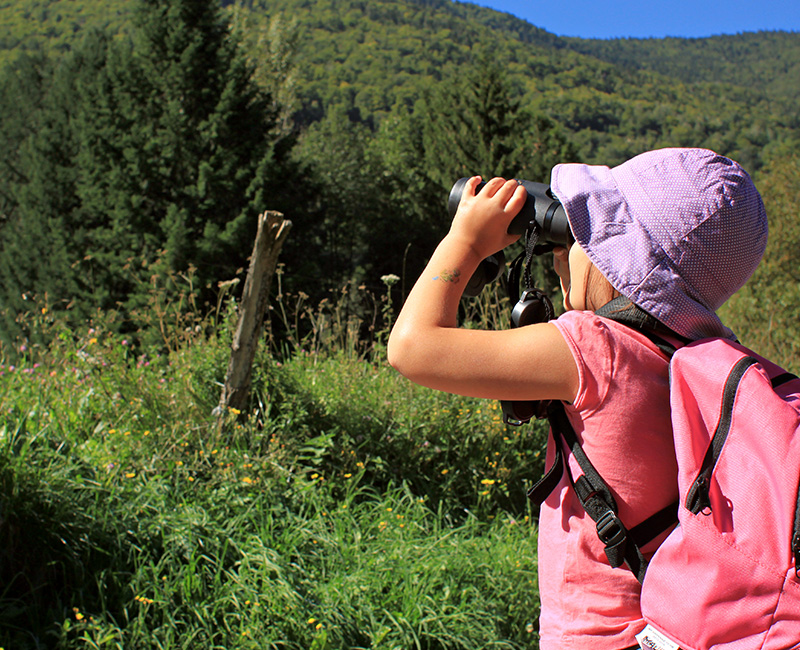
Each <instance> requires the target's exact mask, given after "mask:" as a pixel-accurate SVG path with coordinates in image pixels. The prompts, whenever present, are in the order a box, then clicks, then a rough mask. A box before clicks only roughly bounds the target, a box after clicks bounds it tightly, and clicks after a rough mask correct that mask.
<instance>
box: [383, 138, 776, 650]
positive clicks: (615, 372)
mask: <svg viewBox="0 0 800 650" xmlns="http://www.w3.org/2000/svg"><path fill="white" fill-rule="evenodd" d="M479 182H480V179H479V178H478V177H474V178H471V179H470V180H469V181H468V182H467V184H466V186H465V189H464V192H463V197H462V201H461V204H460V206H459V208H458V211H457V213H456V215H455V217H454V219H453V222H452V225H451V228H450V231H449V233H448V234H447V235H446V236H445V238H444V239H443V240H442V242H441V243H440V244H439V246H438V247H437V249H436V251H435V252H434V254H433V256H432V257H431V260H430V262H429V264H428V266H427V268H426V269H425V271H424V272H423V274H422V276H421V278H420V279H419V280H418V281H417V283H416V285H415V286H414V288H413V290H412V291H411V293H410V294H409V296H408V299H407V300H406V302H405V304H404V306H403V308H402V310H401V312H400V314H399V316H398V319H397V322H396V324H395V326H394V329H393V330H392V333H391V336H390V339H389V349H388V355H389V362H390V363H391V364H392V365H393V366H394V367H395V368H396V369H397V370H398V371H399V372H401V373H402V374H403V375H405V376H406V377H408V378H409V379H411V380H413V381H415V382H417V383H420V384H422V385H425V386H429V387H431V388H435V389H438V390H444V391H448V392H453V393H458V394H462V395H469V396H474V397H482V398H488V399H496V400H522V401H524V400H561V401H563V402H564V403H565V407H566V413H567V416H568V418H569V420H570V422H571V424H572V426H573V428H574V429H575V432H576V434H577V437H578V439H579V440H580V442H581V445H582V447H583V449H584V451H585V452H586V454H587V456H588V457H589V459H590V460H591V462H592V464H593V465H594V466H595V467H596V468H597V470H598V471H599V473H600V475H601V476H602V477H603V478H604V479H605V481H606V482H607V483H608V484H609V487H610V488H611V491H612V493H613V494H614V497H615V499H616V501H617V505H618V506H619V513H618V514H619V518H620V519H621V520H622V521H623V522H624V523H625V525H626V527H627V528H629V529H630V528H631V527H633V526H635V525H636V524H638V523H640V522H642V521H643V520H645V519H647V518H648V517H649V516H651V515H653V514H654V513H656V512H658V511H659V510H661V509H662V508H664V507H666V506H668V505H669V504H670V503H672V502H674V501H675V500H676V499H677V479H676V471H677V470H676V461H675V454H674V449H673V443H672V432H671V430H670V415H669V395H668V391H669V389H668V362H667V360H666V358H665V357H664V355H663V354H662V353H661V352H659V350H658V348H657V347H656V346H655V344H654V343H652V342H651V341H650V339H649V338H648V337H646V336H645V335H643V334H642V333H641V332H639V331H637V330H636V329H633V328H631V327H628V326H625V325H622V324H619V323H617V322H615V321H613V320H609V319H606V318H602V317H601V316H597V315H595V314H594V311H595V310H596V309H598V308H599V307H601V306H602V305H604V304H606V303H607V302H609V301H610V300H611V299H613V298H615V297H617V296H620V295H622V296H625V297H626V298H628V299H629V300H630V301H631V302H632V303H634V304H635V305H636V306H638V307H639V308H641V309H643V310H645V311H646V312H647V313H648V314H650V315H651V316H653V317H655V318H656V319H657V320H658V321H659V322H660V324H661V325H663V326H664V328H666V330H667V331H668V332H672V333H674V334H676V335H678V336H679V337H682V338H685V339H699V338H704V337H711V336H723V337H731V338H732V337H733V333H732V332H731V331H730V330H728V329H727V328H726V327H725V326H723V324H722V323H721V322H720V320H719V318H718V317H717V315H716V313H715V312H716V310H717V309H718V308H719V307H720V306H721V305H722V304H723V303H724V302H725V301H726V300H727V299H728V298H729V297H730V296H731V295H733V294H734V293H735V292H736V291H737V290H738V289H739V288H740V287H741V286H742V285H743V284H744V283H745V281H746V280H747V279H748V278H749V277H750V275H751V274H752V272H753V271H754V270H755V268H756V266H757V265H758V262H759V261H760V259H761V256H762V255H763V252H764V248H765V246H766V237H767V222H766V214H765V211H764V207H763V204H762V201H761V197H760V196H759V194H758V192H757V190H756V189H755V187H754V185H753V183H752V181H751V180H750V177H749V176H748V175H747V173H746V172H745V171H744V170H743V169H742V168H741V167H740V166H739V165H738V164H737V163H735V162H733V161H731V160H729V159H727V158H724V157H722V156H719V155H717V154H715V153H714V152H711V151H707V150H702V149H661V150H657V151H651V152H648V153H645V154H642V155H640V156H637V157H635V158H633V159H631V160H629V161H627V162H626V163H624V164H622V165H620V166H618V167H615V168H613V169H609V168H608V167H604V166H590V165H583V164H563V165H557V166H556V167H555V168H554V169H553V172H552V183H551V187H552V190H553V192H554V193H555V195H556V196H557V197H558V198H559V200H560V201H561V202H562V204H563V205H564V208H565V210H566V213H567V217H568V220H569V222H570V227H571V229H572V233H573V235H574V237H575V240H576V243H575V244H573V245H572V246H571V247H570V249H569V250H566V249H564V248H560V249H556V251H555V252H554V264H555V269H556V272H557V273H558V275H559V278H560V280H561V286H562V289H563V293H564V307H565V309H566V310H567V311H566V312H565V313H564V314H563V315H562V316H560V317H559V318H558V319H556V320H554V321H550V322H549V323H539V324H534V325H528V326H526V327H520V328H517V329H510V330H507V331H481V330H467V329H460V328H458V327H457V322H456V315H457V311H458V302H459V300H460V298H461V293H462V290H463V287H464V285H465V284H466V279H468V278H469V277H470V276H471V274H472V273H473V271H475V269H476V267H477V265H478V264H479V263H480V261H481V260H483V259H484V258H486V257H488V256H489V255H491V254H493V253H494V252H496V251H498V250H500V249H502V248H504V247H506V246H508V245H509V244H511V243H512V242H513V241H514V239H515V238H514V237H513V236H510V235H508V234H507V232H506V228H507V226H508V224H509V223H510V221H511V220H512V218H513V217H514V216H515V215H516V214H517V212H519V210H520V208H521V206H522V205H523V203H524V202H525V198H526V193H525V189H524V188H523V187H522V186H520V185H518V184H517V183H516V181H504V180H503V179H499V178H495V179H492V180H490V181H489V182H488V183H487V184H486V186H485V187H484V188H483V189H482V190H481V191H480V192H479V193H478V194H477V195H476V194H475V190H476V188H477V186H478V184H479ZM553 444H554V443H553V441H552V439H551V441H550V445H549V449H548V465H549V464H550V463H551V462H552V458H553V454H554V448H553ZM562 452H563V453H565V454H567V459H568V463H569V466H570V468H571V470H572V474H573V476H578V475H580V473H581V471H580V469H579V468H578V466H577V464H576V463H575V461H574V458H572V457H571V456H570V455H569V454H568V450H566V449H563V450H562ZM662 539H663V535H662V536H661V537H659V538H657V539H656V540H654V541H653V542H652V543H650V544H649V545H647V546H645V547H644V548H643V549H642V550H643V552H644V554H645V557H648V556H649V555H651V554H652V553H653V552H654V551H655V549H656V548H657V546H658V544H659V543H660V541H661V540H662ZM538 563H539V585H540V591H541V606H542V611H541V617H540V638H541V640H540V647H541V648H542V650H556V649H567V648H569V649H587V650H588V649H589V648H591V649H592V650H597V649H600V650H606V649H607V650H623V649H625V648H635V647H638V646H637V644H636V641H635V638H634V637H635V635H636V634H637V633H638V632H640V631H641V630H642V628H643V627H644V622H643V620H642V617H641V611H640V609H639V593H640V584H639V582H638V581H637V580H636V578H635V577H634V575H633V574H632V573H631V572H630V571H627V570H626V569H625V568H617V569H613V568H611V566H610V564H609V562H608V559H607V558H606V556H605V553H604V546H603V544H602V542H600V540H599V539H598V536H597V531H596V527H595V523H594V521H592V520H591V519H590V518H589V516H588V515H587V514H586V512H585V511H584V509H583V507H582V506H581V505H580V503H579V502H578V499H577V497H576V495H575V491H574V489H573V488H572V486H571V484H570V482H569V478H568V477H566V476H564V477H562V479H561V482H560V484H559V485H558V486H557V487H556V489H555V490H554V491H553V492H552V493H551V494H550V496H549V497H548V498H547V500H546V501H545V502H544V503H543V505H542V507H541V511H540V518H539V550H538Z"/></svg>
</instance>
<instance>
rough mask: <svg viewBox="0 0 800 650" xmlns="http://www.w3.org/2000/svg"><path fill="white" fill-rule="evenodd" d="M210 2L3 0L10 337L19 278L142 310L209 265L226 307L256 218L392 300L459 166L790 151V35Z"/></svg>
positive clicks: (521, 173)
mask: <svg viewBox="0 0 800 650" xmlns="http://www.w3.org/2000/svg"><path fill="white" fill-rule="evenodd" d="M217 3H218V0H203V1H202V2H201V0H193V1H192V2H189V0H169V2H168V1H167V0H148V1H147V2H122V1H121V0H116V1H112V2H100V1H99V0H52V1H49V2H48V1H47V0H17V1H16V2H13V3H11V2H7V1H6V2H2V3H0V24H2V25H3V31H2V32H0V100H2V103H3V110H2V111H0V115H2V120H1V121H0V145H2V146H0V172H2V173H0V224H1V225H2V227H3V228H4V232H3V235H4V237H3V239H2V241H3V243H2V246H0V280H1V281H0V285H2V290H0V313H5V316H4V317H3V319H4V320H5V321H6V322H7V325H6V326H4V327H7V329H8V332H7V333H6V334H4V335H3V336H7V337H14V336H17V335H18V332H17V331H16V330H17V329H18V325H17V323H16V317H17V311H18V310H20V309H22V310H24V309H26V302H25V301H26V300H27V298H26V296H28V295H29V293H33V294H40V295H49V296H54V300H55V301H57V302H58V304H61V305H64V306H65V308H68V309H71V310H73V314H74V318H75V320H76V321H80V320H81V319H82V318H83V317H84V316H85V314H87V313H89V312H90V311H91V310H94V309H96V308H103V309H109V308H113V309H117V308H121V309H122V310H123V312H124V313H125V316H126V318H130V317H132V314H133V313H134V312H138V311H139V307H140V305H141V303H142V301H143V299H144V294H146V292H147V285H148V283H149V282H150V275H149V273H150V271H149V269H151V268H152V269H159V271H158V273H160V274H162V275H161V276H160V277H162V280H164V282H167V279H168V277H169V274H170V273H173V274H176V277H185V276H186V274H187V272H188V271H189V270H190V269H198V270H199V272H200V274H201V276H202V277H201V278H200V281H199V283H198V284H196V285H193V286H195V287H202V288H200V289H197V291H198V294H199V298H198V299H199V300H200V301H201V302H208V303H211V304H214V301H215V300H216V296H215V287H216V286H217V284H218V283H219V282H227V281H228V280H231V279H232V278H233V277H236V276H238V275H239V274H240V272H241V269H242V268H245V267H246V255H247V252H248V251H249V243H250V241H251V233H250V232H249V230H248V229H249V228H250V227H251V226H250V224H251V217H250V215H251V214H253V213H257V211H258V210H261V209H275V210H278V211H284V212H285V213H287V214H288V215H291V219H292V222H293V224H294V227H293V231H292V237H291V238H290V240H289V241H288V242H287V245H286V247H285V248H284V250H283V252H282V257H283V261H284V262H285V263H286V265H287V269H289V272H288V273H287V275H286V277H285V282H286V285H285V286H284V289H288V290H292V291H294V292H298V293H299V294H303V295H306V296H310V297H311V298H310V299H311V301H312V302H313V301H318V300H322V299H323V298H324V297H325V296H327V295H328V293H329V292H332V291H338V290H339V289H340V288H341V287H343V286H345V285H346V284H347V283H354V285H355V286H365V287H368V289H369V290H370V291H372V292H374V294H377V295H382V294H383V292H384V291H385V286H384V285H383V283H382V281H381V280H380V279H381V278H382V277H384V276H388V275H396V276H398V277H401V278H402V281H401V282H399V283H398V284H397V285H396V286H394V287H393V288H392V289H391V293H392V294H393V297H394V298H395V299H402V297H403V296H404V295H405V291H406V290H407V288H408V286H410V282H411V280H412V278H414V277H416V275H417V274H418V273H419V271H420V270H421V268H422V265H423V264H424V261H425V260H426V258H427V256H428V255H429V254H430V251H431V250H432V248H433V246H434V245H435V243H436V242H437V241H438V239H439V238H440V237H441V233H442V232H443V230H444V229H445V228H446V227H447V223H446V221H447V215H446V213H445V211H444V209H443V207H444V199H445V197H446V196H447V193H448V192H449V189H450V187H451V186H452V183H453V181H454V180H455V179H456V178H459V177H460V176H464V175H465V174H468V173H481V174H484V175H487V174H496V175H504V176H517V177H523V178H529V179H542V180H544V179H546V178H547V177H548V175H549V173H550V169H551V168H552V166H553V165H554V164H556V163H558V162H563V161H569V160H582V161H585V162H588V163H598V164H609V165H613V164H617V163H619V162H622V161H623V160H624V159H626V158H629V157H631V156H633V155H636V154H638V153H640V152H642V151H645V150H648V149H652V148H657V147H665V146H701V147H708V148H711V149H714V150H716V151H719V152H720V153H723V154H725V155H728V156H731V157H732V158H735V159H737V160H738V161H739V162H741V163H742V164H743V165H744V166H745V167H746V168H747V169H749V170H751V171H752V172H754V173H758V172H759V171H760V170H762V169H765V168H766V167H767V166H768V165H769V164H771V163H772V162H773V161H777V160H779V159H781V158H783V157H784V156H786V155H788V154H791V153H792V152H793V151H796V150H797V148H798V144H800V122H799V119H798V113H797V111H796V101H795V94H796V92H797V90H796V84H793V83H792V80H793V72H794V71H796V69H797V64H796V62H797V51H798V41H799V40H800V36H799V35H798V34H787V33H758V34H741V35H738V36H731V37H718V38H712V39H695V40H681V39H663V40H647V41H635V40H624V39H623V40H617V41H602V42H599V41H584V40H580V39H564V38H559V37H557V36H555V35H553V34H550V33H548V32H547V31H545V30H542V29H539V28H537V27H536V26H534V25H531V24H530V23H527V22H525V21H522V20H519V19H517V18H514V17H513V16H511V15H508V14H502V13H498V12H496V11H493V10H490V9H486V8H481V7H478V6H476V5H472V4H470V3H465V2H451V1H450V0H371V1H370V2H366V1H363V0H335V1H334V0H243V1H242V2H236V3H232V2H226V3H222V4H217ZM136 7H141V8H143V11H142V12H141V13H140V14H139V19H140V20H139V21H138V22H137V20H136V16H135V15H134V13H133V12H134V9H135V8H136ZM198 7H205V8H206V10H207V11H208V12H209V16H210V15H211V14H212V13H213V14H214V15H213V16H212V17H211V18H209V21H206V22H203V21H194V18H193V17H195V16H196V15H197V14H198V11H199V10H198ZM220 9H222V11H220ZM148 15H149V16H150V17H149V18H147V20H149V21H150V22H149V23H146V24H147V25H149V27H143V26H142V25H144V24H145V23H143V22H141V19H144V18H146V16H148ZM193 21H194V22H193ZM175 34H182V35H183V36H181V37H180V38H178V37H176V36H175ZM194 47H199V48H201V49H203V48H204V49H205V53H204V54H202V55H201V56H198V55H197V51H199V50H196V49H192V48H194ZM703 52H705V53H706V54H705V55H702V56H701V53H703ZM24 55H28V56H24ZM203 57H207V58H203ZM215 61H216V64H215V65H217V66H218V67H217V68H216V69H214V68H213V67H212V66H210V64H209V62H215ZM795 76H796V75H795ZM181 83H185V84H187V85H186V86H185V87H183V88H182V87H181V86H180V84H181ZM225 88H229V89H230V94H227V93H228V91H226V90H224V89H225ZM189 97H193V98H194V99H193V100H192V102H191V106H188V107H185V106H184V104H185V102H186V101H187V98H189ZM230 98H240V99H241V103H240V104H230V103H229V101H228V100H229V99H230ZM148 102H149V103H148ZM145 106H147V107H148V108H147V109H143V107H145ZM235 106H238V108H237V109H236V110H241V111H243V112H242V113H241V114H251V115H252V116H253V122H252V125H254V126H252V131H251V132H250V135H244V134H245V129H244V124H245V121H243V119H242V118H240V117H237V116H236V115H235V114H234V112H232V111H233V108H234V107H235ZM184 108H188V109H189V110H191V111H192V115H191V116H189V114H188V113H187V112H185V111H184ZM250 109H253V110H254V112H253V113H247V111H249V110H250ZM223 123H224V124H227V125H230V126H229V127H226V128H230V134H231V135H228V136H224V135H223V134H222V133H223V132H222V131H220V130H219V128H217V126H216V125H219V124H223ZM210 124H214V125H215V126H214V128H208V125H210ZM233 135H235V137H231V136H233ZM256 143H260V144H259V146H256ZM176 145H177V146H176ZM267 152H268V153H267ZM234 169H235V170H237V172H236V173H233V172H232V170H234ZM246 170H250V171H246ZM248 174H252V176H251V177H250V176H248ZM211 178H213V182H212V183H209V179H211ZM234 184H238V185H236V187H233V185H234ZM234 204H235V206H234ZM141 206H145V209H143V208H142V207H141ZM234 207H235V210H234V209H233V208H234ZM387 215H391V219H390V220H389V219H387ZM212 223H213V224H214V225H213V226H211V225H209V224H212ZM398 223H399V224H403V228H402V232H400V233H399V234H400V236H399V237H398V231H397V229H396V228H395V227H394V226H393V224H398ZM54 224H59V225H58V226H55V225H54ZM87 224H91V227H86V226H87ZM54 230H55V231H57V232H59V233H64V241H63V242H61V241H56V240H55V239H53V238H47V237H43V236H42V233H44V232H52V231H54ZM121 233H125V236H124V237H123V236H122V235H121ZM131 259H138V260H140V263H139V264H137V265H135V266H134V267H133V268H135V269H136V273H135V274H131V273H130V267H129V266H128V265H129V260H131ZM39 260H45V263H39ZM169 281H170V282H171V280H169ZM545 283H546V282H545ZM356 309H358V310H360V309H374V307H365V306H364V305H358V306H357V307H356ZM139 313H141V312H139ZM126 326H127V327H138V326H139V325H138V324H136V325H132V324H130V323H128V324H126ZM376 327H378V329H379V328H380V325H376Z"/></svg>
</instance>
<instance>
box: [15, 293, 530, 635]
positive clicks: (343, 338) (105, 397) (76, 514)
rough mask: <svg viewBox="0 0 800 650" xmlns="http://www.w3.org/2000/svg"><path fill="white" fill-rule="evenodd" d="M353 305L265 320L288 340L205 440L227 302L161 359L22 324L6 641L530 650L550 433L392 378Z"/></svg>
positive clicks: (181, 325)
mask: <svg viewBox="0 0 800 650" xmlns="http://www.w3.org/2000/svg"><path fill="white" fill-rule="evenodd" d="M354 292H355V293H357V292H358V289H357V288H355V289H354ZM346 300H349V298H348V296H345V295H343V296H341V298H340V300H337V301H335V300H329V301H328V302H327V303H326V304H323V305H322V306H315V307H314V308H313V309H312V308H310V307H308V306H307V305H305V304H304V302H303V300H302V299H292V298H291V297H288V296H285V297H283V300H282V302H281V303H280V304H276V309H284V314H285V315H286V316H287V321H286V322H291V320H294V322H295V326H293V328H292V337H293V338H292V337H284V338H283V343H281V344H280V345H279V344H277V342H276V341H277V338H278V337H277V336H273V338H272V341H273V345H272V347H271V348H270V347H268V346H265V347H264V349H263V350H262V351H261V353H260V355H259V358H258V360H257V366H256V372H255V374H254V385H253V395H252V400H251V405H250V408H249V409H248V410H247V412H245V413H230V414H228V416H229V421H228V426H227V427H225V428H224V429H223V430H221V431H220V429H219V428H218V427H217V426H216V421H215V419H214V418H213V417H212V414H211V411H212V409H213V407H214V406H216V404H217V400H218V397H219V390H220V388H219V383H220V382H221V381H222V380H223V379H224V372H225V367H226V362H227V353H228V345H229V338H228V336H229V332H230V330H231V328H232V322H231V316H232V310H230V309H226V308H224V307H221V308H220V309H217V310H216V311H215V313H214V314H211V315H208V316H203V317H200V318H198V317H196V315H195V316H193V317H192V318H186V319H184V318H177V319H174V323H175V326H174V327H173V329H172V330H169V328H167V329H164V330H162V332H163V334H164V335H165V336H164V339H163V342H162V344H160V345H154V344H144V343H142V340H146V339H139V340H137V341H136V342H134V340H133V338H131V337H128V338H126V337H125V336H123V335H121V334H118V333H115V332H117V330H118V329H119V328H117V327H116V326H115V325H114V324H113V323H109V322H108V319H109V318H111V316H110V315H98V318H97V321H96V322H95V323H93V324H91V325H89V324H87V327H86V329H85V331H81V332H75V331H71V330H66V329H63V328H61V326H60V325H59V323H58V320H57V319H55V318H53V317H52V316H51V315H50V314H49V313H47V310H46V308H45V309H36V310H34V311H33V312H32V313H31V314H30V315H29V316H28V318H29V319H30V322H29V323H28V325H29V327H30V329H31V331H33V330H36V331H37V332H38V333H39V334H41V336H39V337H38V338H37V339H36V340H39V341H44V340H49V341H50V343H49V344H46V345H45V344H44V343H41V344H38V345H33V344H29V343H26V342H20V343H19V344H18V346H17V347H16V349H14V350H8V349H7V350H5V351H4V353H3V359H2V360H0V585H2V587H0V647H2V648H6V650H10V649H11V648H14V649H17V648H22V649H26V648H126V649H129V648H187V649H189V648H203V649H206V648H259V649H261V648H309V649H310V648H314V649H322V648H486V647H507V648H516V647H526V648H527V647H535V636H536V634H535V630H536V619H537V614H538V600H537V593H536V591H537V590H536V583H535V574H536V571H535V569H536V559H535V558H536V554H535V542H536V529H535V526H534V524H533V523H532V522H531V520H530V516H529V515H530V513H529V512H528V509H527V505H526V503H525V498H524V488H525V484H526V481H527V480H528V479H531V478H535V476H536V475H537V474H538V472H539V471H540V468H541V464H542V458H541V454H540V447H541V442H542V437H543V431H542V429H541V428H539V427H528V428H524V429H508V428H507V427H505V425H503V424H502V421H501V417H500V412H499V409H498V407H497V406H496V405H494V404H491V403H486V402H480V401H476V400H469V399H465V398H459V397H455V396H450V395H445V394H439V393H434V392H431V391H426V390H422V389H419V388H417V387H414V386H413V385H411V384H409V383H408V382H406V381H405V380H403V379H402V378H400V377H398V376H397V375H396V373H394V372H393V371H392V370H391V369H390V368H388V367H387V366H386V364H385V362H384V360H383V355H382V350H381V345H382V342H383V340H385V331H386V322H387V319H390V318H391V305H390V303H389V302H388V293H387V297H384V298H377V299H374V300H373V303H372V304H373V307H372V310H373V311H372V312H371V313H372V314H374V316H368V317H367V318H364V317H363V314H362V317H361V320H360V321H356V320H354V317H353V316H352V313H353V311H354V310H353V308H352V304H350V305H348V304H346ZM290 304H292V305H294V307H293V309H294V310H295V313H291V314H290V311H291V310H290V309H289V308H288V307H287V305H290ZM337 310H338V311H337ZM42 311H44V312H45V313H42ZM226 315H227V316H226ZM186 322H191V323H193V325H192V326H191V327H186V326H185V323H186ZM301 324H302V326H300V325H301ZM287 329H288V328H287ZM354 329H355V330H358V332H359V333H360V334H359V336H355V335H353V333H352V332H353V331H354ZM365 331H366V332H368V333H370V332H371V335H370V336H371V338H369V337H367V340H368V344H367V345H365V344H364V340H365V337H364V336H363V334H364V332H365ZM273 334H274V332H273ZM151 340H152V339H151ZM287 341H288V343H287Z"/></svg>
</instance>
